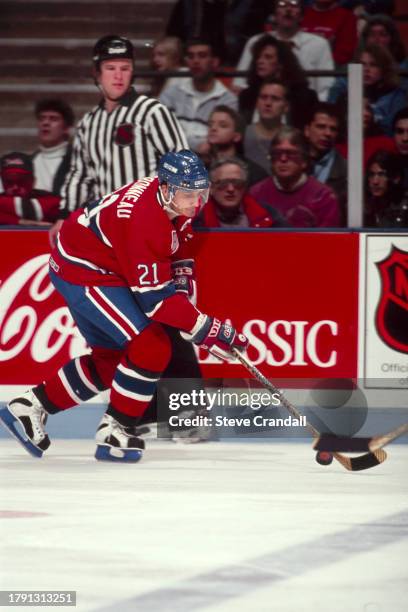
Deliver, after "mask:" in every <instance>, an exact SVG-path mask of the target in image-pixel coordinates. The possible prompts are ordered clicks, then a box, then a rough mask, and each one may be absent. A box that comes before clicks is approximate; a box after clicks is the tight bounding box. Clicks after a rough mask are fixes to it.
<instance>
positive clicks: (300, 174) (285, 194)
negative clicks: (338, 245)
mask: <svg viewBox="0 0 408 612" xmlns="http://www.w3.org/2000/svg"><path fill="white" fill-rule="evenodd" d="M271 160H272V161H271V164H272V176H271V177H268V178H266V179H264V180H263V181H261V182H260V183H257V184H256V185H254V186H253V187H251V189H250V191H249V193H250V195H252V196H253V197H254V198H255V199H256V200H257V201H258V202H260V203H261V204H268V205H270V206H273V207H274V208H276V209H277V210H278V211H279V213H280V214H281V215H282V216H283V217H284V219H285V221H286V223H287V224H288V225H291V226H293V227H339V225H340V208H339V203H338V201H337V198H336V196H335V194H334V192H333V191H332V190H331V189H330V187H327V186H326V185H323V184H322V183H320V182H319V181H318V180H316V179H315V178H314V177H313V176H308V175H307V168H308V164H309V157H308V145H307V142H306V140H305V138H304V136H303V134H302V133H301V132H300V131H299V130H296V129H294V128H290V127H283V128H281V129H280V130H279V132H278V133H277V134H276V136H275V137H274V139H273V140H272V143H271Z"/></svg>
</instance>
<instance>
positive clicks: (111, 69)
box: [49, 35, 201, 421]
mask: <svg viewBox="0 0 408 612" xmlns="http://www.w3.org/2000/svg"><path fill="white" fill-rule="evenodd" d="M133 61H134V48H133V45H132V43H131V42H130V40H128V39H127V38H124V37H122V36H116V35H109V36H104V37H103V38H101V39H99V40H98V42H97V43H96V44H95V47H94V51H93V63H94V70H93V75H94V78H95V83H96V85H97V87H98V88H99V90H100V92H101V94H102V99H101V101H100V103H99V104H98V106H96V107H95V108H93V109H92V110H91V111H89V112H88V113H86V114H85V115H84V116H83V118H82V119H81V121H80V122H79V124H78V126H77V129H76V133H75V137H74V141H73V151H72V159H71V168H70V171H69V173H68V174H67V177H66V179H65V183H64V186H63V188H62V192H61V196H62V197H61V204H60V210H59V214H58V221H57V222H56V223H55V224H54V226H53V227H52V228H51V230H50V234H49V235H50V242H51V245H52V246H53V245H54V242H55V239H56V235H57V233H58V232H59V230H60V228H61V226H62V223H63V222H64V219H65V218H66V217H68V215H69V214H70V213H71V212H72V211H73V210H76V209H77V208H79V207H80V206H82V205H84V204H85V203H86V202H89V201H94V200H98V199H99V198H101V197H103V196H105V195H106V194H107V193H111V192H112V191H115V190H116V189H118V188H119V187H121V186H122V185H126V184H127V183H131V182H133V181H135V180H138V179H141V178H143V177H145V176H152V175H154V174H155V173H156V167H157V164H158V161H159V159H160V157H161V156H162V155H163V154H164V153H167V152H168V151H179V150H181V149H187V148H188V144H187V140H186V137H185V135H184V132H183V130H182V128H181V126H180V124H179V123H178V121H177V119H176V117H175V116H174V115H173V113H172V112H171V111H170V110H169V109H168V108H167V107H166V106H164V105H163V104H161V102H159V101H158V100H156V99H154V98H149V97H147V96H144V95H140V94H138V93H137V92H136V90H135V89H134V88H133V87H132V80H133V70H134V65H133ZM167 331H168V334H169V336H170V339H171V341H172V354H173V356H172V359H171V361H170V364H169V366H168V368H167V370H166V372H165V374H164V376H165V377H166V378H191V379H195V378H201V372H200V368H199V365H198V363H197V358H196V356H195V353H194V350H193V348H192V345H191V343H189V342H186V341H185V340H183V339H182V338H181V337H180V334H179V333H178V331H177V330H175V329H173V328H170V327H168V328H167ZM155 416H156V405H155V401H154V400H153V401H152V402H151V404H150V406H149V408H148V410H147V411H146V413H145V415H144V418H146V419H147V420H151V421H153V420H155Z"/></svg>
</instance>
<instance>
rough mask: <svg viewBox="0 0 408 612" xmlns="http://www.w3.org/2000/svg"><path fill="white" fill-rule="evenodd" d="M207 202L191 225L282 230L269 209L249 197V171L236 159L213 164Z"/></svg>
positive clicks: (281, 224) (281, 223)
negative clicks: (277, 228)
mask: <svg viewBox="0 0 408 612" xmlns="http://www.w3.org/2000/svg"><path fill="white" fill-rule="evenodd" d="M210 180H211V191H210V197H209V199H208V202H207V203H206V204H205V206H204V207H203V209H202V211H201V213H200V215H199V216H198V218H197V219H196V221H194V226H195V227H224V228H244V227H257V228H265V227H282V226H283V225H284V221H283V219H282V218H281V217H280V215H279V213H278V212H277V211H276V210H274V209H273V207H272V206H268V205H261V204H259V202H257V201H256V199H255V198H253V197H252V196H251V195H249V193H248V168H247V165H246V164H245V162H243V161H242V160H241V159H239V158H237V157H229V158H228V157H227V158H225V159H219V160H217V161H215V162H214V163H213V164H212V166H211V167H210Z"/></svg>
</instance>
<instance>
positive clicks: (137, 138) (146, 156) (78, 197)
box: [59, 88, 188, 219]
mask: <svg viewBox="0 0 408 612" xmlns="http://www.w3.org/2000/svg"><path fill="white" fill-rule="evenodd" d="M186 148H188V145H187V140H186V137H185V135H184V132H183V130H182V128H181V126H180V124H179V123H178V121H177V119H176V118H175V116H174V115H173V113H172V112H171V111H170V110H169V109H168V108H167V107H166V106H164V105H163V104H161V103H160V102H159V101H158V100H156V99H155V98H148V97H147V96H144V95H138V94H137V93H136V91H135V90H134V89H133V88H132V89H131V90H130V91H129V92H128V93H127V94H126V95H125V96H123V97H122V98H121V100H120V104H119V105H118V106H117V107H116V108H115V109H114V110H113V111H112V112H111V113H108V112H107V111H106V110H105V105H104V101H103V100H102V101H101V103H100V104H99V105H98V106H96V107H95V108H93V109H92V110H91V111H89V112H88V113H86V115H84V117H83V118H82V119H81V121H80V123H79V124H78V127H77V130H76V133H75V138H74V143H73V153H72V161H71V169H70V171H69V173H68V175H67V177H66V180H65V184H64V187H63V189H62V199H61V205H60V214H59V217H60V218H61V219H64V218H66V217H67V216H68V215H69V213H70V212H72V211H73V210H75V209H77V208H79V206H81V205H82V204H84V203H85V202H88V201H90V200H96V199H99V198H101V197H103V196H104V195H106V194H108V193H111V192H112V191H114V190H115V189H118V188H119V187H121V186H122V185H126V184H127V183H130V182H132V181H135V180H138V179H141V178H144V177H145V176H151V175H153V174H154V173H155V171H156V168H157V163H158V160H159V159H160V157H161V156H162V155H163V154H164V153H166V152H167V151H179V150H180V149H186Z"/></svg>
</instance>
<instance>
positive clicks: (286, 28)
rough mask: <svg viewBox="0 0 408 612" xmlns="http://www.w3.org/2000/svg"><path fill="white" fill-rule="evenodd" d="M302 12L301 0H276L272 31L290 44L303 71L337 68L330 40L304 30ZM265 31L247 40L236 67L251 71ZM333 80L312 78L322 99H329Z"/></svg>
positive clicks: (240, 83)
mask: <svg viewBox="0 0 408 612" xmlns="http://www.w3.org/2000/svg"><path fill="white" fill-rule="evenodd" d="M302 13H303V6H302V0H277V1H276V4H275V11H274V21H275V29H274V30H273V31H271V32H269V33H270V34H271V35H273V36H274V37H275V38H277V39H279V40H282V41H284V42H287V43H289V44H290V46H291V47H292V50H293V52H294V53H295V55H296V56H297V58H298V60H299V62H300V65H301V66H302V68H303V69H304V70H334V61H333V55H332V52H331V49H330V45H329V43H328V42H327V40H325V39H324V38H322V37H321V36H317V35H316V34H309V33H308V32H303V31H302V30H301V28H300V24H301V21H302ZM264 34H265V33H264V32H261V33H260V34H256V35H255V36H252V37H251V38H250V39H249V40H248V42H247V43H246V45H245V47H244V50H243V52H242V55H241V58H240V60H239V62H238V65H237V70H248V68H249V66H250V63H251V57H252V55H251V50H252V46H253V44H254V43H255V42H256V41H257V40H258V39H259V38H260V37H261V36H263V35H264ZM333 82H334V79H333V78H332V77H324V78H322V77H310V78H309V83H310V87H312V88H313V89H314V90H315V91H316V92H317V95H318V96H319V99H320V100H322V101H325V100H327V97H328V93H329V89H330V87H331V86H332V84H333ZM233 83H234V86H235V87H239V88H243V87H246V80H245V79H244V78H242V77H239V78H236V79H234V81H233Z"/></svg>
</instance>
